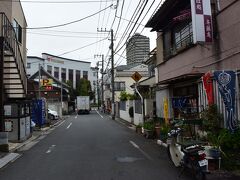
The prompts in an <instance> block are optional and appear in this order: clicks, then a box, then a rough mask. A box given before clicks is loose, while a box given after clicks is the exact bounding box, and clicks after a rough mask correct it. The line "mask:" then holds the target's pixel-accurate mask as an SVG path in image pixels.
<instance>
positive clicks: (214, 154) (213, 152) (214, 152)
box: [209, 148, 221, 159]
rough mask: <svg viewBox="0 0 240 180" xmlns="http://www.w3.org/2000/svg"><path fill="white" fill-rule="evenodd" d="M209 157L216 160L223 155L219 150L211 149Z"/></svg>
mask: <svg viewBox="0 0 240 180" xmlns="http://www.w3.org/2000/svg"><path fill="white" fill-rule="evenodd" d="M209 155H210V156H211V157H213V158H214V159H218V158H219V157H220V155H221V152H220V150H219V149H218V148H211V149H209Z"/></svg>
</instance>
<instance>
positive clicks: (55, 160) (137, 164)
mask: <svg viewBox="0 0 240 180" xmlns="http://www.w3.org/2000/svg"><path fill="white" fill-rule="evenodd" d="M18 153H20V154H22V156H21V157H20V158H18V159H17V160H16V161H14V162H12V163H10V164H9V165H8V166H6V167H5V168H3V169H1V170H0V179H1V180H118V179H119V180H135V179H136V180H155V179H156V180H176V179H178V178H177V177H178V174H179V171H180V170H179V169H176V168H175V167H174V166H173V165H172V164H171V163H170V161H169V160H168V157H167V153H166V149H165V148H164V147H160V146H158V145H157V144H156V143H155V141H153V140H149V139H146V138H144V137H143V136H141V135H138V134H136V133H135V132H134V131H133V130H131V129H129V128H128V127H126V126H125V125H123V124H121V123H119V122H116V121H113V120H111V118H110V117H109V116H107V115H102V116H100V115H99V114H98V113H97V112H96V111H92V112H91V114H89V115H78V116H70V117H69V118H67V119H66V120H65V121H64V122H63V123H62V124H61V125H59V126H58V127H56V128H55V129H54V130H53V131H51V133H49V134H46V135H43V136H41V137H40V138H39V139H38V140H37V141H35V142H33V143H30V144H29V145H27V146H25V147H24V148H23V149H21V150H19V152H18ZM188 179H191V176H190V175H189V174H188V173H186V174H184V175H183V176H182V177H181V180H188Z"/></svg>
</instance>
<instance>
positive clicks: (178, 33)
mask: <svg viewBox="0 0 240 180" xmlns="http://www.w3.org/2000/svg"><path fill="white" fill-rule="evenodd" d="M174 39H175V47H176V49H177V50H179V49H183V48H185V47H186V46H187V45H189V44H190V43H192V42H193V32H192V22H190V23H188V24H186V25H183V26H180V27H177V28H176V30H175V35H174Z"/></svg>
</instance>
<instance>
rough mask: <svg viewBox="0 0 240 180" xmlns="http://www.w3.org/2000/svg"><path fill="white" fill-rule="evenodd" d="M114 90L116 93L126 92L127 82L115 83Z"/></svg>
mask: <svg viewBox="0 0 240 180" xmlns="http://www.w3.org/2000/svg"><path fill="white" fill-rule="evenodd" d="M114 89H115V91H125V90H126V87H125V82H115V83H114Z"/></svg>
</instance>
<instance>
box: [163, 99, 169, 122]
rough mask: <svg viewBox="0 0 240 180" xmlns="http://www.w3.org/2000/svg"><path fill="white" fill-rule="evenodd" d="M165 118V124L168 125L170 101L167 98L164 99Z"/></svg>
mask: <svg viewBox="0 0 240 180" xmlns="http://www.w3.org/2000/svg"><path fill="white" fill-rule="evenodd" d="M163 116H164V119H165V122H166V123H168V100H167V98H163Z"/></svg>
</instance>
